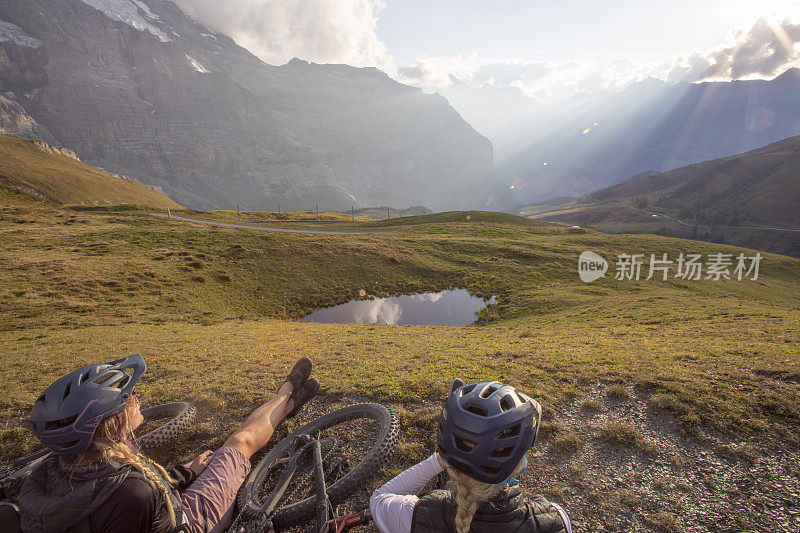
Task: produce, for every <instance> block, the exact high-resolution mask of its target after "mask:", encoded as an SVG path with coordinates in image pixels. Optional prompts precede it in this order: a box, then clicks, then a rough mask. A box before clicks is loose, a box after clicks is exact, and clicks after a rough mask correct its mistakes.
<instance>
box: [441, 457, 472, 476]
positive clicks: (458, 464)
mask: <svg viewBox="0 0 800 533" xmlns="http://www.w3.org/2000/svg"><path fill="white" fill-rule="evenodd" d="M447 464H449V465H450V466H452V467H453V468H455V469H456V470H458V471H459V472H461V473H464V474H468V475H469V474H471V473H472V472H473V470H472V467H471V466H470V465H468V464H467V463H465V462H464V461H459V460H458V459H453V458H452V457H448V458H447Z"/></svg>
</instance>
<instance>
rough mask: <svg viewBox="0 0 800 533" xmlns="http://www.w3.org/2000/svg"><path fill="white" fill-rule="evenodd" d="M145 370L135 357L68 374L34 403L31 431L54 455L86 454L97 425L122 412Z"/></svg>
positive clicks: (142, 360)
mask: <svg viewBox="0 0 800 533" xmlns="http://www.w3.org/2000/svg"><path fill="white" fill-rule="evenodd" d="M146 370H147V365H145V363H144V359H143V358H142V356H141V355H139V354H136V355H132V356H130V357H125V358H123V359H117V360H116V361H111V362H110V363H105V364H102V365H89V366H85V367H83V368H79V369H78V370H75V371H74V372H70V373H69V374H67V375H66V376H64V377H62V378H61V379H59V380H58V381H56V382H55V383H53V384H52V385H50V386H49V387H47V390H45V391H44V393H42V395H41V396H39V398H38V399H37V400H36V402H35V403H34V404H33V410H32V411H31V416H30V419H29V421H30V423H31V425H32V426H33V432H34V433H35V434H36V436H37V437H38V438H39V440H40V441H42V443H44V445H45V446H47V447H48V448H50V449H51V450H53V451H54V452H55V453H59V454H65V455H67V454H76V453H81V452H85V451H86V450H87V449H89V446H90V445H91V443H92V437H93V436H94V432H95V430H96V429H97V426H98V425H100V422H102V421H103V420H104V419H106V418H108V417H109V416H113V415H115V414H117V413H121V412H122V411H123V410H124V409H125V404H126V403H127V402H128V400H129V399H130V397H131V393H132V392H133V387H134V385H136V382H137V381H139V378H141V377H142V375H143V374H144V373H145V371H146Z"/></svg>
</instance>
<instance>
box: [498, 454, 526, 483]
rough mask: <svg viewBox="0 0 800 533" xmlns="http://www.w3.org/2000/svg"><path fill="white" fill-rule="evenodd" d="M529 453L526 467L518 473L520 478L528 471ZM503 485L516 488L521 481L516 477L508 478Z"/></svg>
mask: <svg viewBox="0 0 800 533" xmlns="http://www.w3.org/2000/svg"><path fill="white" fill-rule="evenodd" d="M528 453H529V452H525V466H523V467H522V470H520V471H519V472H517V475H518V476H519V475H522V474H524V473H525V471H526V470H527V469H528ZM501 485H508V486H509V487H514V486H516V485H519V480H518V479H517V478H515V477H511V476H508V477H507V478H505V479H504V480H503V482H502V483H501Z"/></svg>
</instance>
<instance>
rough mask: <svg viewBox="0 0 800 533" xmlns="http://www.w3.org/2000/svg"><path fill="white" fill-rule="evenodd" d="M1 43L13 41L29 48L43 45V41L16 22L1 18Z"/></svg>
mask: <svg viewBox="0 0 800 533" xmlns="http://www.w3.org/2000/svg"><path fill="white" fill-rule="evenodd" d="M0 43H13V44H16V45H17V46H25V47H27V48H39V47H40V46H42V41H40V40H39V39H36V38H34V37H31V36H30V35H28V34H27V33H25V30H23V29H22V28H20V27H19V26H17V25H16V24H12V23H10V22H5V21H3V20H0Z"/></svg>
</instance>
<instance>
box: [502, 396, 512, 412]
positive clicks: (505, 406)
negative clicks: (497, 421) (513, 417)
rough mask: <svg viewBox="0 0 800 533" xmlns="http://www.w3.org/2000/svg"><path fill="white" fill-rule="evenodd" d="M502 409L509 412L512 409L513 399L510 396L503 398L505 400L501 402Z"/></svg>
mask: <svg viewBox="0 0 800 533" xmlns="http://www.w3.org/2000/svg"><path fill="white" fill-rule="evenodd" d="M500 409H501V410H502V411H508V410H509V409H511V398H509V397H508V396H503V399H502V400H500Z"/></svg>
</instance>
